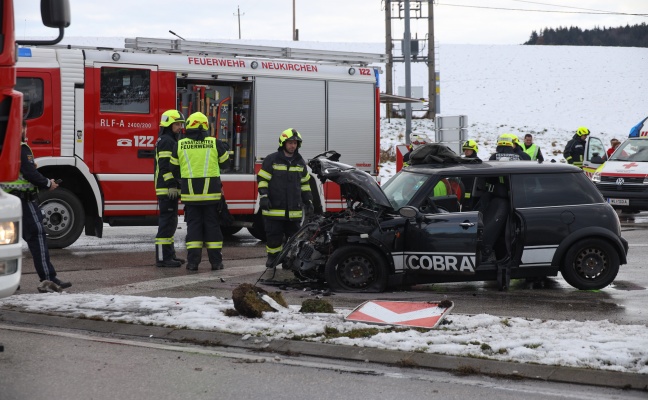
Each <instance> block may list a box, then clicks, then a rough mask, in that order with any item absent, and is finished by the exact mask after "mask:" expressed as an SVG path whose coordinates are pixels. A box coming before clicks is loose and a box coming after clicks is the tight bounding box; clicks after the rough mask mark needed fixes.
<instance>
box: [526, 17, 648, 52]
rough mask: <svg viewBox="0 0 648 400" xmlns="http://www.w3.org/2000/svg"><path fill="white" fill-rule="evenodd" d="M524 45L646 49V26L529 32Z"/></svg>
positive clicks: (647, 45) (647, 35)
mask: <svg viewBox="0 0 648 400" xmlns="http://www.w3.org/2000/svg"><path fill="white" fill-rule="evenodd" d="M524 44H537V45H550V46H551V45H565V46H620V47H648V25H646V23H645V22H643V23H641V25H632V26H630V25H626V26H620V27H618V28H605V27H603V28H598V27H596V28H594V29H585V30H582V29H581V28H579V27H577V26H570V27H569V28H567V27H565V28H563V27H559V28H558V29H554V28H544V29H543V30H542V32H540V34H538V32H537V31H533V32H531V37H529V41H527V42H525V43H524Z"/></svg>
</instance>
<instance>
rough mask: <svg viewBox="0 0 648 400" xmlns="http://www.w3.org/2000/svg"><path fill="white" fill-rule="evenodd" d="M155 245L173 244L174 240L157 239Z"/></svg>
mask: <svg viewBox="0 0 648 400" xmlns="http://www.w3.org/2000/svg"><path fill="white" fill-rule="evenodd" d="M155 244H156V245H157V244H173V238H172V237H170V238H155Z"/></svg>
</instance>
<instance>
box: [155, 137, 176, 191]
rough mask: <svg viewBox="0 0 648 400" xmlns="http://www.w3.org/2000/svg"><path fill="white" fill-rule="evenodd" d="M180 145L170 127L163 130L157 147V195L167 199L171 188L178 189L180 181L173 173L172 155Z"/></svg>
mask: <svg viewBox="0 0 648 400" xmlns="http://www.w3.org/2000/svg"><path fill="white" fill-rule="evenodd" d="M177 144H178V142H177V141H176V139H175V135H174V133H173V131H171V128H170V127H166V128H161V129H160V134H159V137H158V140H157V143H156V145H155V164H154V171H155V194H156V195H157V196H162V197H167V196H168V195H169V188H177V187H178V181H177V179H176V178H174V176H173V173H172V172H171V163H170V160H171V155H172V154H173V148H174V147H175V146H176V145H177Z"/></svg>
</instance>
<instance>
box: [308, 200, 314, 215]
mask: <svg viewBox="0 0 648 400" xmlns="http://www.w3.org/2000/svg"><path fill="white" fill-rule="evenodd" d="M314 213H315V207H314V206H313V202H312V201H310V200H309V201H308V202H307V203H306V217H310V216H311V215H313V214H314Z"/></svg>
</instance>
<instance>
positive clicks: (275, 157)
mask: <svg viewBox="0 0 648 400" xmlns="http://www.w3.org/2000/svg"><path fill="white" fill-rule="evenodd" d="M301 144H302V136H301V134H300V133H299V132H297V130H295V129H293V128H288V129H286V130H285V131H283V132H281V135H279V148H278V149H277V151H276V152H275V153H272V154H270V155H268V156H267V157H266V158H265V159H263V164H262V165H261V169H260V170H259V173H258V174H257V183H258V188H259V208H260V209H261V213H262V215H263V223H264V226H265V232H266V253H267V254H268V258H267V260H266V268H273V267H274V262H275V259H276V258H277V256H278V255H279V253H280V252H281V250H283V241H284V235H285V237H286V238H288V237H290V236H292V235H293V234H295V233H296V232H297V231H298V230H299V226H300V223H301V220H302V217H303V210H302V209H303V208H305V211H306V214H307V216H309V215H310V214H312V213H313V211H314V207H313V195H312V193H311V187H310V178H311V176H310V174H309V173H308V169H307V167H306V161H304V158H303V157H302V156H301V154H299V148H300V147H301Z"/></svg>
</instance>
